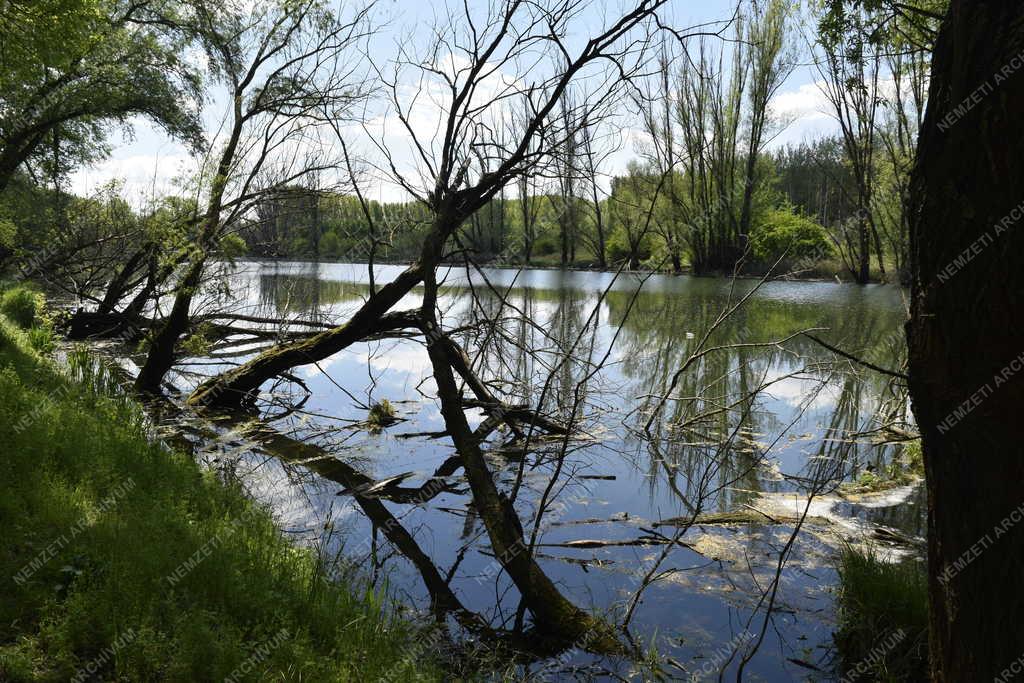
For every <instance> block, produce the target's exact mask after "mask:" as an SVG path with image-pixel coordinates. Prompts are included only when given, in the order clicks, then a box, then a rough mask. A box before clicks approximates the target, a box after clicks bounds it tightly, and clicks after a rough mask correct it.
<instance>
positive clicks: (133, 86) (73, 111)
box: [0, 0, 202, 190]
mask: <svg viewBox="0 0 1024 683" xmlns="http://www.w3.org/2000/svg"><path fill="white" fill-rule="evenodd" d="M176 14H177V7H176V4H175V3H170V2H166V1H164V0H155V1H150V2H129V1H128V0H7V1H6V2H4V3H2V5H0V190H3V189H4V188H5V187H7V185H8V183H9V182H10V180H11V177H12V176H13V175H14V173H15V172H16V171H17V170H18V169H20V168H23V167H24V165H25V164H26V163H31V162H33V161H39V160H40V159H41V157H44V156H46V155H47V154H49V153H50V151H51V150H52V148H53V144H54V142H55V137H59V144H60V146H61V147H62V148H63V149H62V152H61V153H62V154H63V155H64V157H65V162H64V163H70V161H71V160H77V161H89V160H94V159H95V158H96V157H97V156H99V155H102V154H103V152H104V147H103V140H104V137H105V133H106V131H107V129H108V127H109V126H110V125H111V124H118V123H125V122H126V121H127V120H128V119H129V117H132V116H143V117H146V118H148V119H149V120H150V121H152V122H153V123H155V124H156V125H158V126H160V127H161V128H163V129H164V130H165V131H166V132H168V133H170V134H171V135H172V136H174V137H177V138H179V139H182V140H185V141H187V142H188V143H190V144H191V145H192V146H193V148H195V147H197V146H198V145H200V143H201V142H202V127H201V125H200V122H199V117H198V104H197V103H198V99H199V96H200V84H201V79H200V75H199V72H198V71H197V69H196V68H194V67H193V66H191V65H190V64H189V63H188V61H187V60H185V59H183V58H182V54H183V52H184V48H185V45H186V44H187V41H188V39H189V38H188V36H187V34H186V32H184V31H182V30H181V29H180V27H179V26H177V24H176V21H177V16H176Z"/></svg>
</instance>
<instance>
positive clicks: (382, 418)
mask: <svg viewBox="0 0 1024 683" xmlns="http://www.w3.org/2000/svg"><path fill="white" fill-rule="evenodd" d="M397 419H398V418H397V413H396V412H395V407H394V406H393V405H391V402H390V401H388V400H387V399H386V398H385V399H382V400H381V401H379V402H377V403H374V404H373V405H371V406H370V414H369V416H368V417H367V418H366V424H367V426H368V427H369V428H370V431H373V432H379V431H380V430H381V429H383V428H384V427H387V426H388V425H390V424H392V423H394V422H395V421H396V420H397Z"/></svg>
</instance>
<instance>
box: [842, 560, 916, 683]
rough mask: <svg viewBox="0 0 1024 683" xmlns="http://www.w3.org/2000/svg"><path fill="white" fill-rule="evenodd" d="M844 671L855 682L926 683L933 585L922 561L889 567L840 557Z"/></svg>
mask: <svg viewBox="0 0 1024 683" xmlns="http://www.w3.org/2000/svg"><path fill="white" fill-rule="evenodd" d="M838 571H839V578H840V582H839V592H838V599H837V603H838V607H839V630H838V632H837V633H836V634H835V642H836V646H837V648H838V651H839V655H840V660H841V668H842V670H843V672H844V673H846V674H847V676H848V677H850V678H851V680H853V677H854V675H855V674H856V677H858V678H860V679H861V680H865V681H867V680H872V681H923V680H927V666H928V579H927V575H926V572H925V567H924V565H923V564H922V563H921V562H919V561H917V560H907V561H903V562H897V563H889V562H885V561H884V560H882V559H880V558H879V556H878V555H876V554H875V552H874V551H873V550H872V549H870V548H867V549H859V548H855V547H853V546H846V547H845V548H844V549H843V551H842V553H841V554H840V557H839V564H838Z"/></svg>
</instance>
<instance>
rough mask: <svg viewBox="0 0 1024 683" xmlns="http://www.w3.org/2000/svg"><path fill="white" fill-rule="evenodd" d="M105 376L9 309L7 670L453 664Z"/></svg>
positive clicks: (407, 669)
mask: <svg viewBox="0 0 1024 683" xmlns="http://www.w3.org/2000/svg"><path fill="white" fill-rule="evenodd" d="M35 348H39V344H38V343H37V344H35ZM95 385H96V382H89V381H87V380H83V379H81V378H79V379H77V380H76V379H72V378H70V377H68V376H67V375H66V374H64V372H62V371H61V370H59V369H58V368H57V367H56V366H55V365H54V364H52V363H50V362H49V361H47V360H45V359H43V358H41V357H40V356H39V355H37V354H36V352H35V351H34V350H33V343H32V341H31V340H30V336H29V333H27V332H25V331H22V330H20V329H18V328H16V327H15V325H14V324H12V323H11V322H10V320H8V319H7V318H5V317H4V316H3V315H0V529H2V538H3V541H2V543H0V586H2V589H0V680H3V681H25V680H31V681H68V680H78V681H85V680H89V681H92V680H131V681H147V680H160V681H165V680H166V681H207V680H218V681H221V680H230V681H257V680H259V681H263V680H302V681H336V680H337V681H377V680H393V681H417V680H438V679H440V674H439V673H438V672H437V670H436V669H435V668H434V667H433V666H432V665H431V664H430V663H429V662H427V663H424V662H422V661H417V660H416V659H415V657H414V656H413V655H411V654H409V653H416V652H421V651H422V648H418V647H417V646H416V640H417V638H419V637H420V636H421V634H420V633H418V631H417V628H416V627H414V626H413V625H411V624H408V623H405V622H402V621H401V620H399V619H397V618H395V617H393V616H391V615H389V614H388V613H387V611H386V610H385V608H384V605H383V601H382V600H381V598H380V596H378V595H375V594H374V593H373V592H372V591H369V590H367V589H365V587H360V586H361V585H362V584H360V582H359V581H357V580H356V579H354V578H352V579H350V580H346V579H343V580H342V581H341V582H337V583H333V582H328V581H326V580H324V578H323V571H322V569H321V563H319V562H318V561H317V559H316V557H315V556H314V555H313V554H312V553H310V552H308V551H306V550H303V549H299V548H295V547H293V546H292V545H290V544H289V543H288V542H287V541H286V540H285V539H283V538H282V536H281V535H280V533H279V532H278V530H277V529H276V528H275V526H274V524H273V521H272V520H271V518H270V516H269V515H268V514H267V513H265V512H264V511H262V510H259V509H257V508H256V507H255V506H254V505H253V504H252V503H251V502H250V501H249V500H248V499H247V498H246V497H245V496H244V494H243V493H242V492H241V491H239V490H237V489H233V488H229V487H226V486H224V485H223V484H221V483H219V482H218V481H216V480H215V479H214V478H213V477H212V476H211V475H210V474H209V473H204V472H203V471H201V469H200V468H199V467H198V466H197V465H196V464H195V463H194V462H193V461H192V460H191V459H190V458H188V457H185V456H183V455H181V454H177V453H173V452H171V451H169V450H168V449H166V448H165V447H164V446H163V445H161V444H159V443H155V442H152V441H150V440H149V439H148V438H147V436H146V427H145V422H144V419H143V416H142V412H141V410H140V409H139V407H138V406H137V405H136V404H135V403H134V401H133V400H131V399H130V398H127V397H123V396H122V397H117V396H115V395H111V394H109V393H108V392H107V391H105V390H104V389H102V388H97V387H96V386H95ZM428 654H429V653H428Z"/></svg>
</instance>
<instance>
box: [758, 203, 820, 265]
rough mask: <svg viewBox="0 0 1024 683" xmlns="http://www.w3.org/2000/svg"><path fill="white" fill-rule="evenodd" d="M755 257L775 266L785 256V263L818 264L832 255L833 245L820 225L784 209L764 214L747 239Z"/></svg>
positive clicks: (785, 207) (787, 208) (789, 209)
mask: <svg viewBox="0 0 1024 683" xmlns="http://www.w3.org/2000/svg"><path fill="white" fill-rule="evenodd" d="M750 241H751V245H752V246H753V248H754V255H755V256H756V257H757V258H758V259H760V260H762V261H767V262H774V261H776V260H777V259H779V258H781V257H782V256H783V255H785V258H786V260H787V261H790V262H793V261H799V260H802V259H814V260H820V259H825V258H828V257H829V256H831V255H832V243H831V242H830V241H829V236H828V233H827V232H826V231H825V228H823V227H822V226H821V225H819V224H817V223H815V222H814V221H813V220H811V219H810V218H807V217H806V216H804V215H802V214H799V213H795V212H794V211H793V210H792V209H791V208H790V207H788V206H784V207H782V208H780V209H775V210H772V211H768V212H766V214H765V216H764V220H763V222H762V223H760V224H759V225H757V226H755V227H754V229H753V230H752V234H751V236H750Z"/></svg>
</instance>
